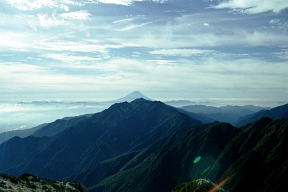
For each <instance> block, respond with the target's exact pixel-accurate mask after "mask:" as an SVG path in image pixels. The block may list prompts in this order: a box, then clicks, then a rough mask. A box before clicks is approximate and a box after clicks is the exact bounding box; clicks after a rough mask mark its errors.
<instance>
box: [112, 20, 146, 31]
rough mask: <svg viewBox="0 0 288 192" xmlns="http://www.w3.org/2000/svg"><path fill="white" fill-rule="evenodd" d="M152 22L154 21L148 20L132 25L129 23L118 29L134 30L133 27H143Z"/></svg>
mask: <svg viewBox="0 0 288 192" xmlns="http://www.w3.org/2000/svg"><path fill="white" fill-rule="evenodd" d="M151 23H152V22H146V23H141V24H132V25H128V26H126V27H124V28H121V29H117V31H129V30H132V29H137V28H140V27H143V26H145V25H149V24H151Z"/></svg>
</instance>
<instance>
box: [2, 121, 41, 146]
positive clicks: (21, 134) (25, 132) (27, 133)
mask: <svg viewBox="0 0 288 192" xmlns="http://www.w3.org/2000/svg"><path fill="white" fill-rule="evenodd" d="M45 125H46V124H42V125H39V126H37V127H34V128H30V129H21V130H14V131H7V132H3V133H0V144H1V143H3V142H4V141H7V140H9V139H11V138H12V137H16V136H17V137H28V136H30V135H32V134H33V133H34V132H36V131H37V130H39V129H40V128H42V127H44V126H45Z"/></svg>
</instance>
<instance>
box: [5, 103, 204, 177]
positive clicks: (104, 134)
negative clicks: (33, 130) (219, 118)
mask: <svg viewBox="0 0 288 192" xmlns="http://www.w3.org/2000/svg"><path fill="white" fill-rule="evenodd" d="M61 123H64V125H65V123H67V122H63V120H60V121H56V122H55V124H59V125H61ZM196 124H200V121H197V120H194V119H192V118H190V117H189V116H187V115H186V114H184V113H181V112H179V111H178V110H177V109H175V108H173V107H170V106H168V105H165V104H163V103H161V102H157V101H148V100H144V99H137V100H134V101H133V102H131V103H127V102H124V103H118V104H114V105H112V106H111V107H110V108H109V109H106V110H104V111H103V112H100V113H97V114H94V115H92V116H91V117H88V118H86V117H85V119H84V120H81V121H79V122H78V123H76V124H72V125H71V127H69V128H68V127H67V128H66V129H65V130H64V131H62V132H60V133H58V134H56V135H54V136H51V137H35V136H30V137H27V138H19V137H14V138H12V139H10V140H8V141H6V142H5V143H3V144H2V145H0V172H5V173H9V174H16V175H17V174H21V173H24V172H29V173H32V174H36V175H39V176H42V177H49V178H56V179H58V178H64V177H69V176H72V175H77V174H79V173H81V172H84V171H87V170H89V171H90V170H91V171H93V170H94V168H95V166H96V165H97V163H98V162H100V161H103V160H105V159H108V158H111V157H115V156H117V155H120V154H122V153H126V152H130V151H135V150H139V149H142V148H143V147H146V146H148V145H150V144H152V143H155V142H156V141H158V140H160V139H162V138H164V137H166V136H167V135H170V134H172V133H173V132H174V131H176V130H178V129H185V128H186V127H190V126H192V125H196ZM59 125H57V126H59ZM57 126H56V127H57Z"/></svg>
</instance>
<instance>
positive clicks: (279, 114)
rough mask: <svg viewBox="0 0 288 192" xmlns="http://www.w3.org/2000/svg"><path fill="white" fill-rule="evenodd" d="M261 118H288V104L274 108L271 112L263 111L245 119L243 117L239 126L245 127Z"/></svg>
mask: <svg viewBox="0 0 288 192" xmlns="http://www.w3.org/2000/svg"><path fill="white" fill-rule="evenodd" d="M261 117H269V118H271V119H281V118H288V104H286V105H281V106H278V107H274V108H272V109H269V110H261V111H259V112H257V113H253V114H250V115H247V116H244V117H241V118H240V119H239V120H238V122H237V124H238V125H245V124H247V123H250V122H253V121H255V120H257V119H260V118H261Z"/></svg>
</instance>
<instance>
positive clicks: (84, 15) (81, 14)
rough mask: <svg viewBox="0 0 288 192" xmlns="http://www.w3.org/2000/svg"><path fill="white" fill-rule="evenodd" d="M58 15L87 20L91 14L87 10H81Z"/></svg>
mask: <svg viewBox="0 0 288 192" xmlns="http://www.w3.org/2000/svg"><path fill="white" fill-rule="evenodd" d="M60 16H61V17H63V18H65V19H76V20H87V19H88V18H89V17H90V16H91V14H90V13H89V12H88V11H87V10H81V11H74V12H68V13H62V14H61V15H60Z"/></svg>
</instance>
